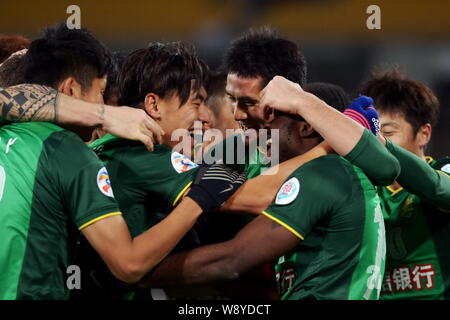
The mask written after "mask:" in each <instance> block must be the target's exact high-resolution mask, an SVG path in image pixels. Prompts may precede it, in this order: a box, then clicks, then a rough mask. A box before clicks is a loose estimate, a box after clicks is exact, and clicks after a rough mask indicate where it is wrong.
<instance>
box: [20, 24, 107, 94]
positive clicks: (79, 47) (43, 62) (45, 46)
mask: <svg viewBox="0 0 450 320" xmlns="http://www.w3.org/2000/svg"><path fill="white" fill-rule="evenodd" d="M25 57H26V58H25V81H26V82H28V83H36V84H41V85H47V86H50V87H53V88H56V87H57V86H58V84H59V83H60V82H61V81H63V80H64V79H65V78H67V77H74V78H75V79H76V80H77V81H78V82H79V83H80V85H81V88H82V90H88V89H89V88H90V87H91V85H92V80H93V79H95V78H101V77H103V76H105V75H106V73H107V71H108V68H109V64H110V54H109V52H108V50H107V49H106V48H105V47H104V46H103V45H102V44H101V43H100V42H99V41H98V40H97V39H96V38H95V37H94V36H93V35H92V34H91V33H90V32H89V31H88V30H86V29H69V28H67V26H66V24H65V23H59V24H56V25H55V26H52V27H49V28H46V29H44V30H43V32H42V36H41V37H40V38H39V39H36V40H34V41H32V42H31V44H30V48H29V49H28V52H27V54H26V56H25Z"/></svg>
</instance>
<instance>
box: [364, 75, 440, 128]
mask: <svg viewBox="0 0 450 320" xmlns="http://www.w3.org/2000/svg"><path fill="white" fill-rule="evenodd" d="M359 93H361V94H364V95H367V96H369V97H371V98H372V99H374V103H375V108H376V109H377V110H379V111H382V112H388V113H400V114H402V115H403V116H404V117H405V120H406V121H407V122H408V123H409V124H411V126H412V128H413V132H414V134H417V132H418V131H419V129H420V127H421V126H423V125H425V124H427V123H429V124H431V125H432V126H434V125H435V124H436V122H437V121H438V119H439V100H438V99H437V97H436V96H435V95H434V93H433V92H432V91H431V89H430V88H428V87H427V86H426V85H425V84H423V83H421V82H418V81H414V80H411V79H408V78H407V77H406V76H404V75H403V74H401V73H400V71H399V70H398V68H392V69H388V70H385V71H373V72H372V75H371V78H370V79H369V80H368V81H366V82H365V83H364V84H363V85H362V86H361V87H360V89H359Z"/></svg>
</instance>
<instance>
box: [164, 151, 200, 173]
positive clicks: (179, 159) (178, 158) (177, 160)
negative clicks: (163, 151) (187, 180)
mask: <svg viewBox="0 0 450 320" xmlns="http://www.w3.org/2000/svg"><path fill="white" fill-rule="evenodd" d="M171 161H172V166H173V168H174V169H175V171H176V172H178V173H182V172H186V171H189V170H191V169H194V168H197V167H198V164H196V163H195V162H193V161H191V160H190V159H189V158H188V157H186V156H184V155H182V154H181V153H178V152H172V155H171Z"/></svg>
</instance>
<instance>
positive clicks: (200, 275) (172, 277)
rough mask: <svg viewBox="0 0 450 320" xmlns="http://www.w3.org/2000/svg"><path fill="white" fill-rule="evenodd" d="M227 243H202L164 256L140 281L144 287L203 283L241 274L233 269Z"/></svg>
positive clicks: (230, 278)
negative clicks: (184, 250)
mask: <svg viewBox="0 0 450 320" xmlns="http://www.w3.org/2000/svg"><path fill="white" fill-rule="evenodd" d="M231 256H232V253H230V249H229V248H228V243H227V242H224V243H219V244H213V245H208V246H203V247H200V248H197V249H194V250H192V251H187V252H182V253H177V254H175V255H172V256H170V257H167V258H166V259H164V260H163V261H162V262H161V264H159V265H158V266H157V267H156V268H155V269H154V270H152V271H151V272H150V273H149V274H147V275H146V276H145V277H144V278H143V279H142V280H141V281H140V282H139V285H140V286H141V287H149V286H153V287H154V286H179V285H194V284H204V283H210V282H214V281H220V280H233V279H236V278H237V277H238V273H237V272H233V271H232V269H233V266H232V262H227V260H229V258H230V257H231Z"/></svg>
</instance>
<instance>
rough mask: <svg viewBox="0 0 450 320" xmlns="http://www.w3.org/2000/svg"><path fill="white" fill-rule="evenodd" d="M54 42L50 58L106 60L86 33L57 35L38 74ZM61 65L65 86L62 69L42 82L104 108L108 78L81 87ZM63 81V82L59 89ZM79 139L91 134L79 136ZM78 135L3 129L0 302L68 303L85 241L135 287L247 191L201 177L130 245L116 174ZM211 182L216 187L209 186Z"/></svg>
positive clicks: (237, 180) (216, 170)
mask: <svg viewBox="0 0 450 320" xmlns="http://www.w3.org/2000/svg"><path fill="white" fill-rule="evenodd" d="M46 37H50V38H52V41H51V42H52V48H53V50H54V52H58V54H59V55H62V56H70V55H71V54H72V53H71V50H72V49H73V48H72V47H71V46H67V42H66V40H67V38H75V39H78V40H79V42H80V43H90V44H91V45H92V47H89V46H83V47H82V48H79V49H78V54H79V55H80V57H81V60H82V61H83V58H82V57H83V56H84V55H83V53H84V52H86V55H87V56H89V59H87V60H89V61H91V60H93V61H98V60H99V59H102V58H103V57H104V50H103V49H104V47H103V46H101V45H100V43H98V42H96V41H91V40H92V38H93V37H92V35H90V34H89V33H88V32H87V31H85V30H77V29H74V30H70V31H69V30H64V28H62V27H60V26H59V27H56V28H50V29H49V30H46V32H44V36H43V38H41V39H38V40H36V41H38V45H36V46H34V45H33V43H32V44H31V48H33V58H32V59H31V60H27V62H30V63H31V66H36V65H38V64H39V57H41V58H42V59H43V60H44V61H45V62H48V61H47V57H45V58H43V57H44V56H45V52H46V50H47V47H46V46H41V45H40V44H42V43H47V41H46V40H48V39H46ZM57 39H62V40H61V42H59V41H58V40H57ZM59 44H61V46H59ZM92 54H94V56H93V55H92ZM91 58H92V59H91ZM58 63H60V67H61V68H63V69H64V70H68V71H65V73H64V74H63V75H62V78H59V77H60V76H59V75H58V74H59V71H60V70H55V69H50V70H47V72H49V73H51V72H54V73H56V74H55V75H48V76H42V77H36V78H38V79H41V80H42V81H43V82H42V84H43V85H47V86H48V85H53V86H54V87H56V88H59V89H60V91H67V92H68V91H69V89H70V90H71V93H73V96H77V97H78V98H80V99H82V100H85V101H87V102H103V98H102V87H101V82H98V83H96V81H97V80H101V79H102V78H103V77H104V76H105V73H106V69H105V70H104V71H102V70H101V69H97V67H96V65H89V64H88V67H89V68H91V69H92V70H91V71H92V72H91V73H90V76H91V78H88V77H84V78H83V82H84V83H85V84H87V85H83V84H81V83H80V82H78V80H77V79H76V73H77V72H76V71H75V70H74V69H73V68H71V67H70V64H71V61H70V60H64V63H65V64H67V65H68V66H65V65H64V63H63V64H62V65H61V63H62V60H59V61H58ZM26 67H27V65H26ZM79 67H80V68H83V66H82V65H80V66H79ZM99 68H102V66H100V67H99ZM30 69H31V68H30ZM30 69H28V70H30ZM103 72H104V73H103ZM55 79H59V80H58V81H59V82H58V81H57V82H53V81H56V80H55ZM46 81H48V82H46ZM103 83H104V82H103ZM35 88H36V90H40V91H45V90H47V89H46V88H45V87H42V86H38V87H35ZM9 92H10V91H8V90H6V91H5V95H6V94H8V93H9ZM56 95H57V94H56ZM47 98H50V97H47ZM98 100H100V101H98ZM22 102H23V101H22ZM40 103H46V101H43V102H42V101H41V102H40ZM35 107H36V106H35ZM71 129H72V130H73V131H74V132H76V133H77V134H78V135H82V134H83V130H80V128H79V126H78V127H71ZM74 132H71V131H69V130H66V129H63V128H62V127H59V126H56V125H53V124H50V123H14V124H9V125H5V126H2V127H1V128H0V137H1V138H0V164H1V165H0V199H1V202H0V210H1V212H2V215H1V216H0V229H1V232H0V240H1V242H2V243H3V246H2V247H1V249H0V272H1V274H2V275H3V276H2V277H1V278H0V298H1V299H64V298H65V296H66V293H67V289H68V288H67V287H66V286H65V273H66V270H65V268H67V267H68V265H69V264H70V263H71V262H72V259H73V258H74V253H75V250H74V249H75V245H76V242H77V239H78V237H79V234H80V232H79V231H81V232H82V233H83V234H84V236H85V237H86V238H87V239H88V241H89V242H90V243H91V244H92V245H93V247H94V248H95V249H96V250H97V252H98V253H99V254H100V256H101V257H102V258H103V259H104V260H105V262H106V264H107V265H108V267H109V268H110V269H111V270H112V272H113V273H114V274H115V275H116V276H117V277H118V278H120V279H122V280H124V281H127V282H136V281H138V280H139V279H140V277H142V275H143V274H145V273H146V272H148V271H149V270H150V269H151V268H152V267H153V266H154V265H156V264H157V263H158V262H159V261H160V260H161V259H162V258H163V257H164V256H165V255H166V254H167V252H168V251H169V250H170V249H171V248H172V247H173V246H175V245H176V243H177V242H178V240H179V238H181V237H182V235H183V234H184V233H185V232H187V231H188V230H189V229H190V227H191V226H192V224H193V223H194V222H195V220H196V218H197V217H198V216H199V215H200V213H201V212H202V211H203V210H205V211H206V210H208V209H209V208H212V207H217V206H220V204H222V203H223V202H224V201H225V200H226V199H227V198H228V196H230V195H231V194H232V193H233V192H234V191H235V190H236V189H237V188H238V187H239V185H241V184H242V183H243V177H242V176H240V175H238V174H237V173H236V172H234V171H232V170H230V169H227V168H225V167H224V166H211V167H203V168H202V169H203V170H202V171H201V172H200V173H199V174H198V175H197V176H196V180H195V182H194V183H193V187H192V189H191V191H190V192H189V194H188V195H187V197H186V198H185V199H184V200H183V201H182V203H180V205H179V206H178V208H177V209H175V210H174V211H173V212H172V214H171V215H170V217H168V218H166V219H164V221H163V222H162V223H161V224H160V226H159V227H155V228H152V229H151V230H149V231H148V232H146V233H145V234H144V235H142V236H141V237H136V238H134V239H132V238H131V236H130V233H129V231H128V228H127V226H126V223H125V222H124V220H123V218H122V217H121V212H120V211H119V209H118V206H117V203H116V201H115V200H114V195H113V191H112V189H111V183H110V180H109V176H108V171H107V170H106V168H105V167H104V165H103V164H102V163H101V162H100V160H99V159H98V157H97V156H96V155H95V154H94V153H93V152H92V151H91V150H89V149H88V148H87V147H86V146H85V145H84V143H83V142H82V141H81V139H80V137H79V136H77V134H75V133H74ZM80 132H81V134H80ZM205 175H206V176H208V178H209V179H208V181H206V180H205V179H203V178H204V176H205ZM217 177H220V179H218V178H217ZM205 190H206V191H205ZM151 238H153V240H154V241H151V240H150V239H151ZM157 241H162V242H163V245H157V248H156V249H155V247H152V246H151V245H149V243H152V242H153V243H155V242H157ZM165 246H166V247H165ZM166 251H167V252H166Z"/></svg>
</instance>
